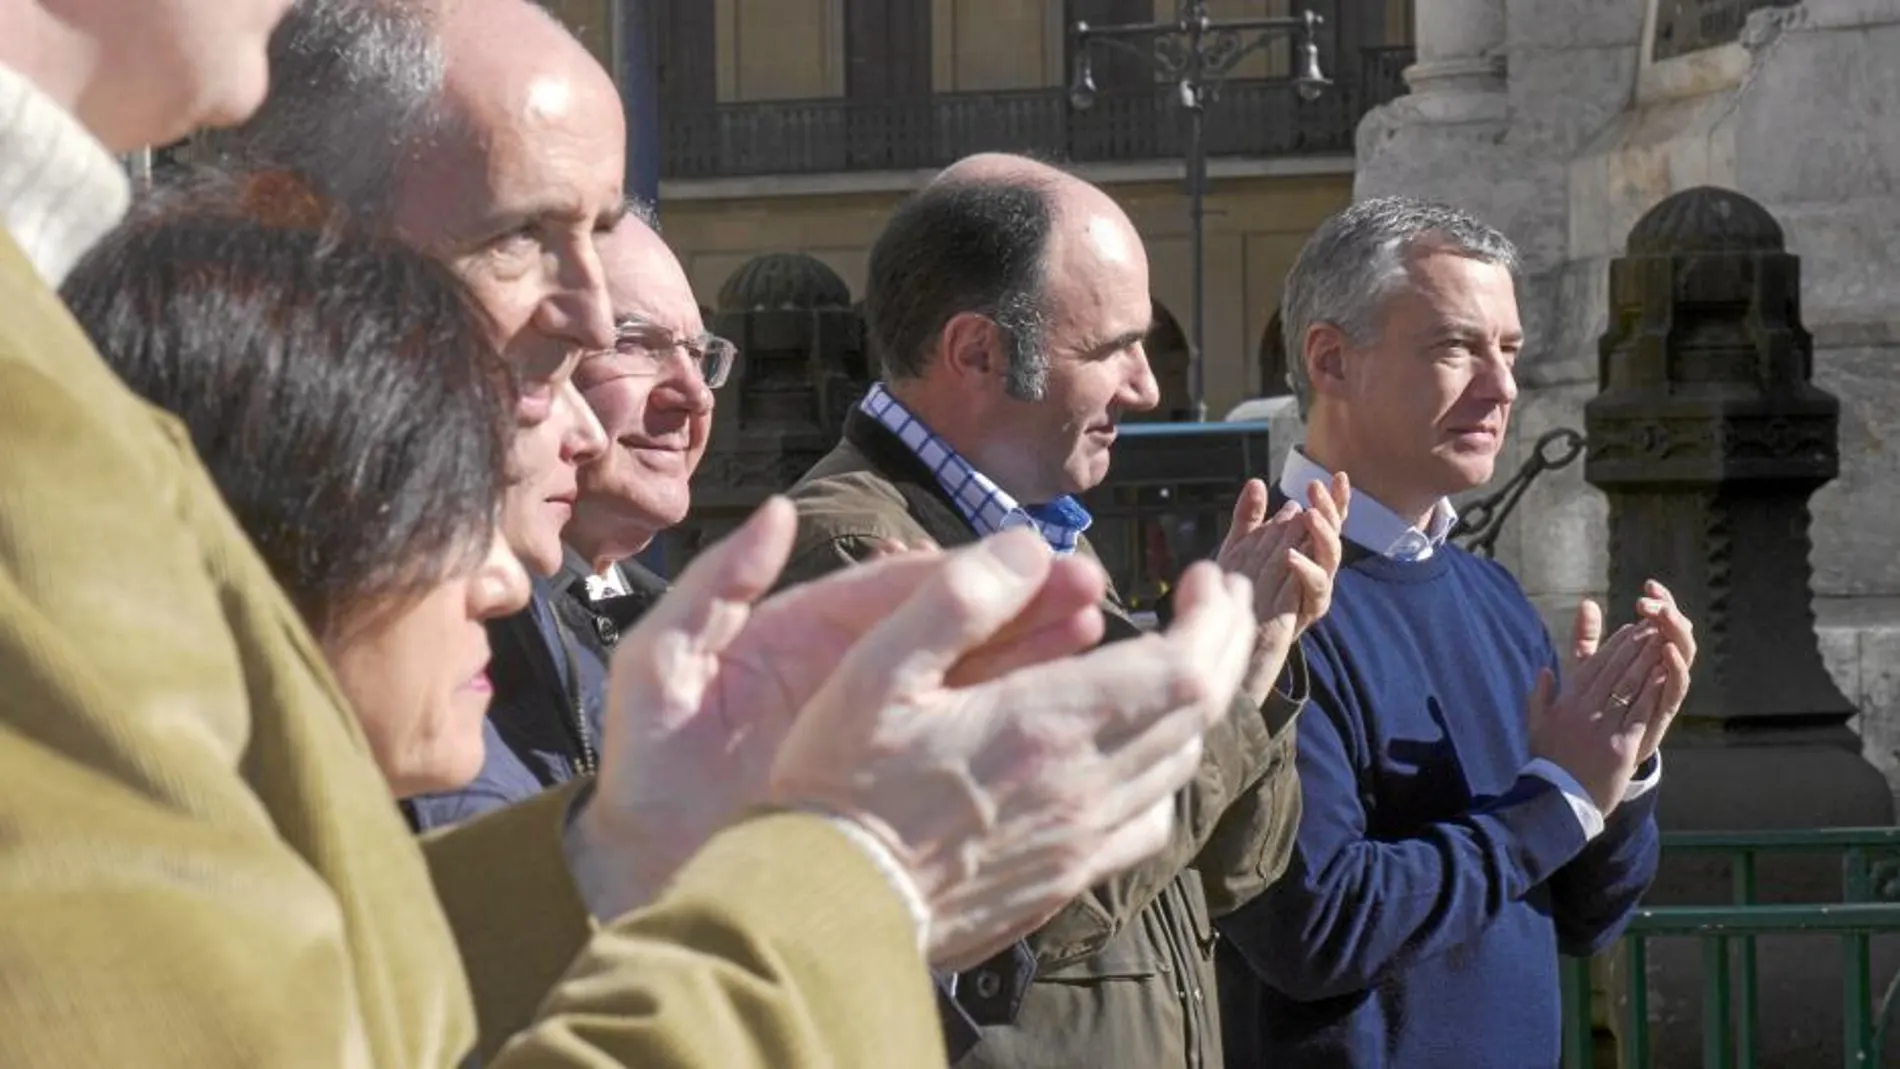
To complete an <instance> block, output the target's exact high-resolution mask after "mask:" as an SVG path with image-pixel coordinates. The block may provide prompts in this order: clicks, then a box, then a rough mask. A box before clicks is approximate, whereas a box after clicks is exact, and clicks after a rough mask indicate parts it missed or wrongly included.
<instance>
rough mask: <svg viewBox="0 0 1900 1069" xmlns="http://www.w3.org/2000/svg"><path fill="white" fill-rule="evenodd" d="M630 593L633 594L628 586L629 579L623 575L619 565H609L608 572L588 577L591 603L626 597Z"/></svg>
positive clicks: (588, 593) (588, 592)
mask: <svg viewBox="0 0 1900 1069" xmlns="http://www.w3.org/2000/svg"><path fill="white" fill-rule="evenodd" d="M629 593H632V590H631V589H630V588H629V587H628V586H627V577H626V576H625V575H624V574H622V573H621V571H620V565H618V564H609V565H608V566H607V570H606V571H604V572H601V573H600V574H598V575H590V576H588V577H587V598H588V600H589V601H600V600H603V599H605V598H619V597H625V596H626V595H627V594H629Z"/></svg>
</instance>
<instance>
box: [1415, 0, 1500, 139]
mask: <svg viewBox="0 0 1900 1069" xmlns="http://www.w3.org/2000/svg"><path fill="white" fill-rule="evenodd" d="M1414 32H1415V35H1416V41H1417V45H1416V47H1417V50H1418V59H1417V61H1416V62H1414V63H1413V64H1412V65H1411V66H1410V67H1407V68H1406V69H1405V74H1404V77H1405V84H1406V85H1407V86H1409V87H1410V88H1411V90H1412V97H1411V103H1412V105H1413V106H1414V107H1417V108H1418V109H1420V110H1421V111H1422V112H1425V113H1426V114H1428V115H1430V116H1431V117H1432V118H1433V119H1435V120H1436V121H1438V122H1460V121H1465V122H1469V121H1475V120H1481V119H1502V118H1504V117H1505V100H1504V90H1505V83H1504V0H1432V2H1431V3H1428V4H1420V5H1419V11H1418V20H1417V25H1416V27H1415V28H1414Z"/></svg>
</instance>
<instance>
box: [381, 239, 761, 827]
mask: <svg viewBox="0 0 1900 1069" xmlns="http://www.w3.org/2000/svg"><path fill="white" fill-rule="evenodd" d="M654 222H655V219H654V214H653V210H652V207H651V206H650V205H645V204H641V203H633V204H630V205H629V206H628V211H627V212H626V214H625V215H624V216H623V217H622V219H621V220H620V222H619V223H618V224H617V225H615V226H614V228H613V229H612V230H610V231H607V232H604V233H602V234H599V235H598V236H597V237H596V238H595V242H594V244H595V251H596V253H597V254H598V256H599V257H600V266H601V271H602V273H603V275H604V276H605V279H606V283H607V293H608V296H609V298H610V300H611V304H612V308H613V316H614V345H613V348H611V349H602V350H598V351H595V352H590V353H587V354H585V355H583V356H582V357H581V360H580V363H579V364H578V366H576V368H575V370H574V384H575V386H577V387H578V388H579V390H580V392H581V396H582V397H583V398H585V399H586V401H587V404H588V407H590V408H592V409H593V411H594V414H595V416H596V417H597V418H598V419H599V421H600V424H601V426H602V428H603V429H605V431H606V436H607V443H608V444H607V449H606V451H605V452H604V453H603V454H601V455H600V456H598V457H596V458H593V459H591V460H589V461H588V462H587V463H586V464H584V465H582V467H581V469H580V495H579V498H578V500H577V501H576V502H575V509H574V517H573V519H572V520H570V521H569V522H568V524H567V526H566V528H565V529H564V530H563V531H562V541H563V542H564V543H565V555H566V559H565V562H564V564H563V566H562V568H561V569H560V571H558V572H557V573H555V574H554V575H553V576H551V577H547V578H536V580H535V582H534V596H533V600H532V602H531V604H530V605H529V607H528V609H527V610H525V611H523V612H520V613H517V614H515V615H514V616H511V617H508V618H506V619H504V620H499V621H496V622H494V623H493V624H491V625H490V626H489V642H490V644H491V646H492V647H493V650H494V660H493V662H492V663H491V664H490V666H489V677H490V679H491V680H492V681H493V683H494V686H495V698H494V702H493V704H492V705H491V706H490V708H489V714H488V723H487V729H486V730H487V734H488V737H487V740H486V741H487V744H488V748H487V751H488V752H487V758H486V760H485V761H484V763H483V766H482V772H481V775H480V776H478V777H476V779H475V781H474V782H473V783H471V784H469V785H468V786H467V787H466V788H464V789H463V790H460V791H456V792H454V793H451V794H442V795H435V796H431V797H428V798H421V799H415V800H413V801H412V802H411V803H410V806H409V810H410V817H411V819H412V820H413V822H414V823H415V824H416V825H417V827H418V828H431V827H438V826H441V825H445V824H452V823H457V822H460V821H463V820H467V819H468V818H470V817H473V816H476V815H477V814H480V813H484V812H487V811H488V810H491V809H499V808H501V807H503V806H506V805H509V804H511V803H514V802H518V801H521V800H522V799H523V798H527V797H530V796H532V795H534V794H537V793H539V792H541V791H543V790H546V789H547V788H549V787H552V786H554V785H556V784H559V783H564V782H566V781H568V780H570V779H573V778H574V777H576V776H578V775H582V774H585V773H589V772H592V771H594V767H595V762H596V754H597V751H598V746H599V739H600V725H601V713H602V709H603V708H604V706H605V701H606V689H607V664H608V659H609V654H611V652H612V650H613V647H614V644H615V643H616V642H617V641H619V638H620V635H621V633H622V632H624V631H626V630H628V629H630V628H631V627H632V626H633V625H634V623H635V622H637V621H638V620H639V618H640V617H641V616H642V615H643V614H644V613H645V612H646V610H647V609H648V608H650V607H651V606H652V605H653V603H654V602H656V601H658V600H659V598H660V595H662V594H663V593H665V591H666V582H665V581H664V580H663V579H661V578H660V577H659V576H657V575H655V574H653V573H652V572H650V571H648V570H647V569H646V568H643V567H641V566H640V564H639V563H638V562H637V561H635V560H634V559H633V557H634V555H635V554H637V553H639V552H640V551H641V550H643V549H645V548H646V547H647V545H648V544H649V543H651V542H652V541H653V538H654V536H656V535H658V534H659V533H660V532H661V531H664V530H665V529H667V528H668V527H671V526H673V525H674V524H676V523H679V522H680V521H681V520H683V519H685V518H686V510H687V507H688V506H689V505H690V503H691V500H692V495H691V489H690V486H689V483H690V481H691V479H692V477H693V470H694V469H695V468H697V467H698V466H699V460H700V458H701V457H702V456H704V455H705V452H706V436H707V433H708V431H709V430H710V429H711V426H712V410H713V395H712V391H713V390H714V389H716V388H717V387H718V386H720V385H721V384H722V383H724V382H725V380H726V376H727V374H728V373H730V371H731V369H732V363H733V360H734V358H735V357H736V356H737V350H736V349H735V347H734V346H733V344H732V343H731V342H729V341H726V340H725V339H723V338H715V337H712V336H710V335H708V334H707V333H706V331H705V325H704V324H703V323H702V322H701V321H700V314H699V302H698V301H697V300H696V299H695V298H694V296H693V290H692V286H691V284H690V283H689V282H688V281H687V279H686V273H685V271H683V270H682V269H681V268H680V264H679V260H678V259H677V258H676V257H674V255H673V252H672V250H671V249H669V248H668V247H667V245H666V242H665V241H663V240H662V239H661V238H660V235H659V234H658V232H657V231H656V230H655V229H654V225H653V224H654Z"/></svg>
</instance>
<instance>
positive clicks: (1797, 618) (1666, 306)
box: [1585, 187, 1891, 828]
mask: <svg viewBox="0 0 1900 1069" xmlns="http://www.w3.org/2000/svg"><path fill="white" fill-rule="evenodd" d="M1799 272H1800V260H1799V258H1798V257H1795V256H1793V255H1790V254H1789V253H1788V252H1787V251H1786V249H1785V245H1784V242H1783V239H1782V233H1781V228H1780V226H1779V225H1777V224H1776V222H1775V220H1774V218H1773V217H1772V216H1770V215H1769V214H1768V212H1767V211H1766V210H1765V209H1763V208H1762V207H1761V206H1760V205H1759V204H1757V203H1755V202H1754V201H1752V200H1750V199H1748V198H1747V197H1745V196H1743V195H1741V194H1739V193H1735V192H1732V191H1729V190H1723V189H1715V188H1711V187H1700V188H1696V189H1690V190H1686V191H1684V192H1681V193H1677V194H1675V195H1673V196H1671V197H1669V198H1667V199H1665V200H1664V201H1662V202H1661V203H1660V204H1658V205H1656V207H1654V208H1653V209H1651V210H1650V211H1649V213H1648V214H1646V215H1644V216H1643V217H1642V219H1641V220H1640V221H1639V222H1638V223H1637V224H1636V226H1635V228H1634V229H1633V230H1632V231H1631V232H1630V236H1629V243H1628V253H1627V255H1625V256H1623V257H1622V258H1620V259H1618V260H1616V261H1615V262H1614V263H1613V264H1612V265H1611V268H1610V318H1609V324H1610V325H1609V330H1608V331H1607V332H1606V333H1605V334H1604V335H1603V338H1602V340H1601V343H1600V346H1599V361H1600V365H1599V372H1598V373H1599V381H1600V387H1601V390H1600V392H1599V393H1598V395H1597V396H1596V397H1595V398H1594V399H1592V400H1591V401H1590V402H1589V403H1588V404H1587V405H1586V406H1585V421H1586V426H1587V428H1588V437H1589V455H1588V459H1587V461H1586V467H1585V477H1586V478H1587V479H1588V480H1589V481H1590V482H1591V483H1592V484H1593V485H1595V486H1596V487H1598V488H1599V489H1601V490H1602V491H1603V492H1604V493H1605V494H1606V495H1607V497H1608V499H1609V513H1610V515H1609V527H1610V608H1611V611H1612V613H1613V614H1618V613H1620V614H1625V615H1627V614H1628V613H1629V612H1630V611H1631V610H1630V606H1631V605H1632V603H1633V602H1634V600H1635V599H1636V598H1637V597H1638V596H1640V590H1641V585H1642V583H1643V581H1644V580H1645V579H1647V578H1649V577H1652V576H1653V577H1655V578H1657V579H1660V580H1662V581H1663V582H1664V583H1666V584H1668V585H1669V587H1670V589H1671V590H1673V591H1674V592H1675V594H1676V596H1677V598H1678V600H1679V601H1680V602H1681V604H1682V606H1683V608H1684V610H1685V611H1686V612H1687V613H1688V614H1689V616H1690V618H1691V619H1692V620H1693V621H1694V622H1695V624H1696V636H1697V643H1698V646H1699V648H1700V651H1701V653H1700V657H1699V659H1698V661H1697V663H1696V668H1695V681H1694V685H1693V687H1692V688H1691V691H1690V694H1689V700H1688V703H1687V704H1686V705H1685V706H1684V707H1683V711H1682V718H1681V719H1680V720H1679V721H1678V722H1677V725H1676V727H1675V728H1674V730H1673V731H1672V733H1671V736H1670V741H1671V743H1672V746H1671V747H1670V755H1671V767H1670V771H1669V773H1668V778H1669V779H1670V780H1671V787H1670V788H1669V789H1668V790H1667V791H1666V792H1665V794H1664V799H1663V806H1664V814H1665V818H1666V822H1667V823H1668V824H1670V825H1672V826H1674V827H1703V828H1708V827H1722V828H1751V827H1776V826H1784V827H1785V826H1796V827H1799V826H1818V825H1828V824H1849V823H1886V822H1888V821H1889V820H1890V819H1891V799H1890V796H1889V794H1888V791H1887V787H1886V784H1885V782H1884V781H1883V780H1882V779H1881V778H1880V776H1879V775H1878V774H1877V773H1876V772H1874V770H1873V768H1872V766H1870V765H1868V764H1867V763H1866V762H1865V761H1864V760H1862V759H1861V757H1860V745H1859V740H1858V739H1857V738H1856V737H1855V736H1854V735H1853V733H1852V732H1850V731H1849V730H1848V729H1847V728H1846V726H1845V724H1846V721H1847V719H1848V718H1849V717H1851V716H1852V715H1853V714H1854V712H1855V709H1854V706H1853V704H1852V703H1851V702H1849V701H1848V700H1847V698H1846V697H1844V696H1843V695H1842V694H1841V692H1840V690H1839V689H1838V688H1837V687H1836V686H1835V684H1834V681H1833V679H1832V678H1831V677H1830V676H1829V674H1828V672H1827V670H1826V668H1825V667H1824V666H1823V663H1822V660H1821V655H1820V651H1819V648H1818V646H1817V644H1816V640H1815V634H1814V613H1813V610H1812V602H1811V596H1810V593H1809V579H1810V575H1811V569H1810V567H1809V564H1808V554H1809V550H1810V548H1811V544H1810V541H1809V537H1808V523H1809V513H1808V498H1809V496H1810V495H1811V494H1813V493H1814V491H1815V490H1816V489H1818V488H1820V487H1821V486H1823V485H1824V484H1826V483H1827V482H1828V481H1829V480H1831V479H1833V478H1834V476H1835V474H1836V472H1837V470H1838V468H1839V464H1840V455H1839V449H1838V445H1837V437H1838V431H1839V423H1840V402H1839V401H1838V400H1837V399H1836V398H1834V397H1833V396H1832V395H1830V394H1828V393H1826V392H1824V391H1822V390H1820V389H1818V388H1816V387H1815V386H1814V385H1813V383H1812V381H1811V380H1812V376H1813V346H1812V342H1811V340H1810V338H1809V336H1808V332H1807V331H1806V330H1805V329H1804V328H1803V327H1802V324H1801V315H1800V273H1799Z"/></svg>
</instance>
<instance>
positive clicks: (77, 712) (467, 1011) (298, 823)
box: [0, 231, 944, 1069]
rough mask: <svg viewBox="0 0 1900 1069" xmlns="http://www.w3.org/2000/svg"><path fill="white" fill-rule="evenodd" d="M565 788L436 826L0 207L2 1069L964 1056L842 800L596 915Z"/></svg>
mask: <svg viewBox="0 0 1900 1069" xmlns="http://www.w3.org/2000/svg"><path fill="white" fill-rule="evenodd" d="M417 418H419V419H422V418H427V414H426V413H418V414H417ZM570 801H571V798H570V797H569V795H567V794H561V793H556V794H550V795H547V796H544V797H543V798H541V799H538V800H536V801H534V802H531V803H528V804H527V805H524V806H521V807H517V808H515V809H511V810H503V811H501V812H499V813H496V814H493V815H492V816H491V817H489V818H486V819H483V820H480V821H477V822H474V823H472V824H470V825H468V826H466V827H464V828H460V829H456V830H455V831H453V832H451V833H448V834H446V835H443V836H441V837H438V838H436V839H432V840H430V841H429V842H428V843H427V844H426V846H419V845H418V843H417V841H416V840H415V839H414V838H413V837H412V836H411V835H410V833H409V830H408V828H407V826H406V825H405V824H404V823H403V821H402V819H401V817H400V816H399V815H398V813H397V810H396V806H395V804H394V803H393V802H392V800H391V798H390V795H389V789H388V787H387V786H385V784H384V782H383V780H382V777H381V776H380V775H379V774H378V772H377V769H376V766H375V764H374V762H373V761H372V760H371V758H370V755H369V751H368V748H367V746H366V745H365V742H364V739H363V736H362V733H361V731H360V730H359V728H358V725H357V723H356V719H355V717H354V716H352V715H351V714H350V713H349V712H348V711H347V710H346V708H345V705H344V702H343V700H342V698H341V696H340V694H339V692H338V690H337V688H336V685H335V683H334V681H333V680H332V677H331V675H330V673H329V671H328V669H327V668H326V666H325V663H324V660H323V656H322V653H321V651H320V650H319V649H318V647H317V645H316V643H315V642H314V641H313V640H312V638H311V636H310V634H309V633H308V632H307V631H306V629H305V628H304V626H303V624H302V623H301V621H300V620H299V619H298V617H297V615H296V613H295V612H294V610H293V609H292V608H291V606H290V604H289V602H288V600H287V599H286V598H285V596H284V595H283V594H282V592H281V591H280V590H279V589H278V588H277V586H276V585H275V583H273V582H272V580H271V577H270V575H269V573H268V571H267V570H266V569H265V567H264V565H263V563H262V561H261V560H260V559H259V558H258V556H257V554H256V553H255V552H254V551H253V550H252V549H251V547H250V545H249V543H248V542H247V541H246V540H245V539H244V537H243V535H242V533H241V532H240V531H239V529H238V527H237V525H236V523H235V522H234V521H233V520H232V518H231V515H230V513H229V512H228V511H227V510H226V509H225V507H224V505H223V503H222V502H221V501H220V500H219V498H218V495H217V492H216V490H215V489H214V488H213V486H212V484H211V482H210V480H209V478H208V477H207V475H206V474H205V471H204V468H203V466H202V465H201V464H199V462H198V460H197V458H196V457H195V456H194V455H193V453H192V450H191V444H190V439H189V437H188V436H187V435H186V433H185V431H184V429H183V427H182V426H181V425H180V424H179V423H178V422H177V421H176V420H173V419H172V418H170V417H169V416H167V415H165V414H163V413H160V412H157V411H156V410H153V409H151V408H149V407H147V406H146V405H144V404H143V403H141V402H140V401H139V400H138V399H137V398H135V397H134V396H133V395H132V394H131V393H130V392H129V391H128V390H127V389H126V388H125V387H124V386H123V385H122V384H121V383H120V382H119V381H118V380H117V379H116V378H115V377H114V376H113V375H112V373H111V371H110V370H108V368H107V367H106V365H105V364H104V363H103V362H102V361H101V360H100V359H99V358H98V356H97V354H96V353H94V352H93V350H92V348H91V347H90V346H89V345H88V344H87V341H86V339H85V337H84V336H83V335H82V334H81V332H80V330H79V328H78V327H77V325H76V324H74V323H73V321H72V320H71V318H70V317H68V315H67V314H66V311H65V309H64V308H63V307H62V306H61V305H60V303H59V301H58V298H57V297H56V296H55V295H54V294H53V293H52V292H51V291H49V290H48V289H47V288H46V286H45V285H44V284H43V282H42V281H41V279H40V278H39V277H38V275H36V274H35V273H34V271H33V269H32V268H31V266H29V264H28V263H27V261H26V260H25V258H24V257H23V256H22V255H21V254H20V252H19V249H18V248H17V247H16V246H15V245H14V243H13V242H12V241H11V239H9V238H8V237H7V236H6V234H5V232H4V231H0V1065H4V1066H61V1067H65V1066H71V1067H75V1069H77V1067H82V1066H83V1067H91V1066H140V1067H142V1069H151V1067H159V1069H162V1067H169V1066H181V1067H183V1066H190V1067H192V1069H254V1067H258V1066H269V1067H271V1069H300V1067H310V1069H436V1067H439V1069H453V1067H458V1066H461V1065H463V1064H465V1061H464V1059H465V1056H466V1054H467V1053H468V1052H469V1051H470V1050H471V1049H472V1048H473V1047H474V1046H475V1044H476V1026H477V1015H478V1011H479V1015H480V1021H481V1024H482V1026H483V1027H482V1039H483V1042H482V1044H481V1045H482V1048H483V1051H484V1064H485V1065H486V1066H487V1067H488V1069H519V1067H529V1066H536V1067H553V1066H581V1065H586V1066H602V1065H615V1064H622V1065H633V1066H643V1067H644V1066H697V1067H706V1069H713V1067H717V1069H729V1067H748V1066H756V1067H761V1069H763V1067H774V1069H779V1067H786V1066H793V1067H803V1066H827V1067H829V1066H867V1067H878V1069H883V1067H886V1066H928V1065H933V1064H934V1065H941V1064H942V1063H943V1059H944V1055H943V1049H942V1040H941V1038H940V1035H939V1032H938V1027H937V1018H936V1012H935V1002H934V999H933V996H932V989H931V985H930V980H929V974H928V972H927V970H926V969H925V968H924V965H923V962H922V960H921V958H920V956H919V954H918V952H917V947H916V933H915V930H914V927H913V924H912V922H911V920H910V918H909V917H908V915H907V913H906V911H905V910H904V908H903V906H902V904H901V903H900V902H899V900H898V898H897V897H896V895H894V894H893V893H892V892H891V891H890V889H889V888H888V886H886V884H885V883H884V881H883V878H882V877H881V876H879V875H878V873H877V871H876V870H875V869H874V868H873V866H872V865H871V863H870V862H869V861H868V860H867V859H866V858H865V857H864V856H863V855H862V852H861V851H859V850H858V848H856V847H855V846H853V845H851V844H850V843H849V842H848V841H846V840H845V839H844V838H843V837H842V836H841V835H839V834H838V832H837V831H836V830H835V829H833V828H831V827H829V826H828V825H827V824H826V822H825V821H823V820H822V819H819V818H816V817H812V816H809V815H802V814H776V815H765V816H760V817H756V818H754V819H752V820H749V821H746V822H744V823H741V824H739V825H736V826H734V827H733V828H730V829H728V830H727V831H726V832H724V833H722V834H721V835H720V836H718V837H717V838H715V840H714V841H713V842H712V843H711V844H709V845H708V846H707V847H706V848H705V849H704V850H703V851H702V852H701V853H700V855H699V856H698V857H697V858H696V859H695V860H694V862H693V863H692V864H690V865H689V866H688V867H687V868H686V869H685V871H683V872H682V873H681V874H680V876H679V877H678V879H677V880H676V881H675V883H674V884H673V886H672V887H671V888H670V890H669V891H668V893H667V894H666V896H665V897H664V898H663V900H662V901H661V902H659V903H658V904H656V905H655V906H654V907H652V908H650V909H647V910H645V911H642V912H639V913H636V914H633V915H630V916H627V917H624V918H621V919H619V920H617V921H615V922H613V923H612V924H609V925H605V926H604V927H600V928H599V929H598V930H597V929H596V927H595V926H594V925H593V924H592V923H591V922H590V921H589V919H588V917H587V915H586V912H585V911H584V909H583V908H582V905H581V902H580V899H579V896H578V894H577V892H576V890H575V888H574V887H573V885H572V883H571V881H570V879H569V876H568V870H567V865H566V862H565V859H564V855H563V852H562V849H561V834H562V831H563V828H564V826H565V816H566V813H567V809H568V804H569V802H570ZM517 1032H518V1033H519V1034H518V1035H514V1037H513V1039H512V1041H511V1042H509V1044H508V1045H507V1046H506V1048H505V1049H502V1050H500V1051H499V1052H498V1053H497V1052H496V1048H498V1047H501V1045H502V1043H503V1041H505V1040H508V1039H509V1037H510V1035H511V1034H513V1033H517Z"/></svg>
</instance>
